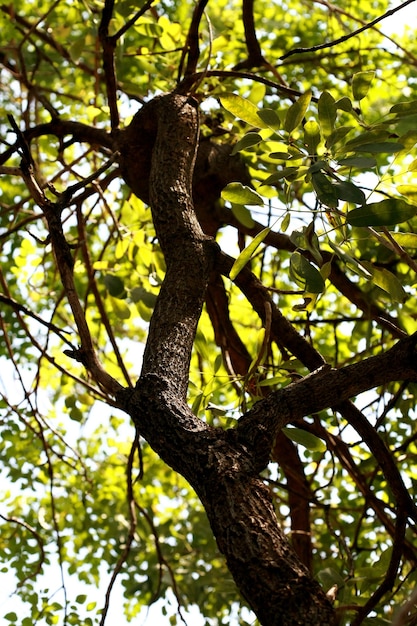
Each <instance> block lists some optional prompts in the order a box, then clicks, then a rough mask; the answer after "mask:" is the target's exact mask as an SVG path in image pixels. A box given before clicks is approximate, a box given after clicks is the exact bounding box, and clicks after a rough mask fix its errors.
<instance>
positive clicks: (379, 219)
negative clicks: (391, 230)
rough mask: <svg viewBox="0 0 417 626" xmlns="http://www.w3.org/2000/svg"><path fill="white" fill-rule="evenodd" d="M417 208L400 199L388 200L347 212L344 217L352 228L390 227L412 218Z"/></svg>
mask: <svg viewBox="0 0 417 626" xmlns="http://www.w3.org/2000/svg"><path fill="white" fill-rule="evenodd" d="M416 212H417V208H416V207H415V206H412V205H411V204H408V203H407V202H405V201H404V200H401V198H388V199H386V200H382V201H381V202H374V203H372V204H366V205H364V206H363V207H360V208H358V209H353V210H352V211H349V213H348V214H347V217H346V221H347V222H348V224H351V225H352V226H390V225H391V224H401V223H402V222H406V221H407V220H409V219H411V218H412V217H414V215H415V214H416Z"/></svg>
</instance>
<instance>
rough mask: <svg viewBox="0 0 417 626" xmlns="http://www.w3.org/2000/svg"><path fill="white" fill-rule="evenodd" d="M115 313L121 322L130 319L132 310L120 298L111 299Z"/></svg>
mask: <svg viewBox="0 0 417 626" xmlns="http://www.w3.org/2000/svg"><path fill="white" fill-rule="evenodd" d="M109 300H110V303H111V306H112V309H113V312H114V313H115V315H116V317H118V318H119V319H120V320H128V319H129V318H130V309H129V307H128V305H127V304H126V302H125V301H124V300H120V299H119V298H113V297H112V296H110V298H109Z"/></svg>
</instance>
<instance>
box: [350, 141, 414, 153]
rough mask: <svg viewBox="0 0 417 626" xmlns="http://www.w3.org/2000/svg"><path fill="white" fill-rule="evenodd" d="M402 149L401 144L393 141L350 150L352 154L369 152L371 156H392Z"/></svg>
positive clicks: (365, 145)
mask: <svg viewBox="0 0 417 626" xmlns="http://www.w3.org/2000/svg"><path fill="white" fill-rule="evenodd" d="M403 149H404V146H403V144H402V143H398V142H395V141H380V142H375V143H364V144H359V145H357V146H355V148H352V150H354V152H370V153H371V154H393V153H395V152H400V151H401V150H403Z"/></svg>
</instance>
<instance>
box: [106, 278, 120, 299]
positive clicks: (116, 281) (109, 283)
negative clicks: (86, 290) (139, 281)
mask: <svg viewBox="0 0 417 626" xmlns="http://www.w3.org/2000/svg"><path fill="white" fill-rule="evenodd" d="M103 282H104V284H105V285H106V287H107V291H108V292H109V294H110V295H111V296H113V297H114V298H119V297H120V296H122V295H124V294H125V286H124V283H123V281H122V279H121V278H119V277H118V276H115V275H114V274H106V275H105V276H104V277H103Z"/></svg>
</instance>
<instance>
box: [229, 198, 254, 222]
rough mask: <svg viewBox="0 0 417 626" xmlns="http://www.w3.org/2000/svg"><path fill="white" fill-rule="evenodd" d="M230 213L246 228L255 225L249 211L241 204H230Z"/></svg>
mask: <svg viewBox="0 0 417 626" xmlns="http://www.w3.org/2000/svg"><path fill="white" fill-rule="evenodd" d="M232 213H233V215H234V216H235V217H236V218H237V219H238V220H239V222H240V223H241V224H243V226H246V227H247V228H253V227H254V226H255V221H254V219H253V217H252V214H251V212H250V211H249V209H247V208H246V207H245V206H244V205H243V204H232Z"/></svg>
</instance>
